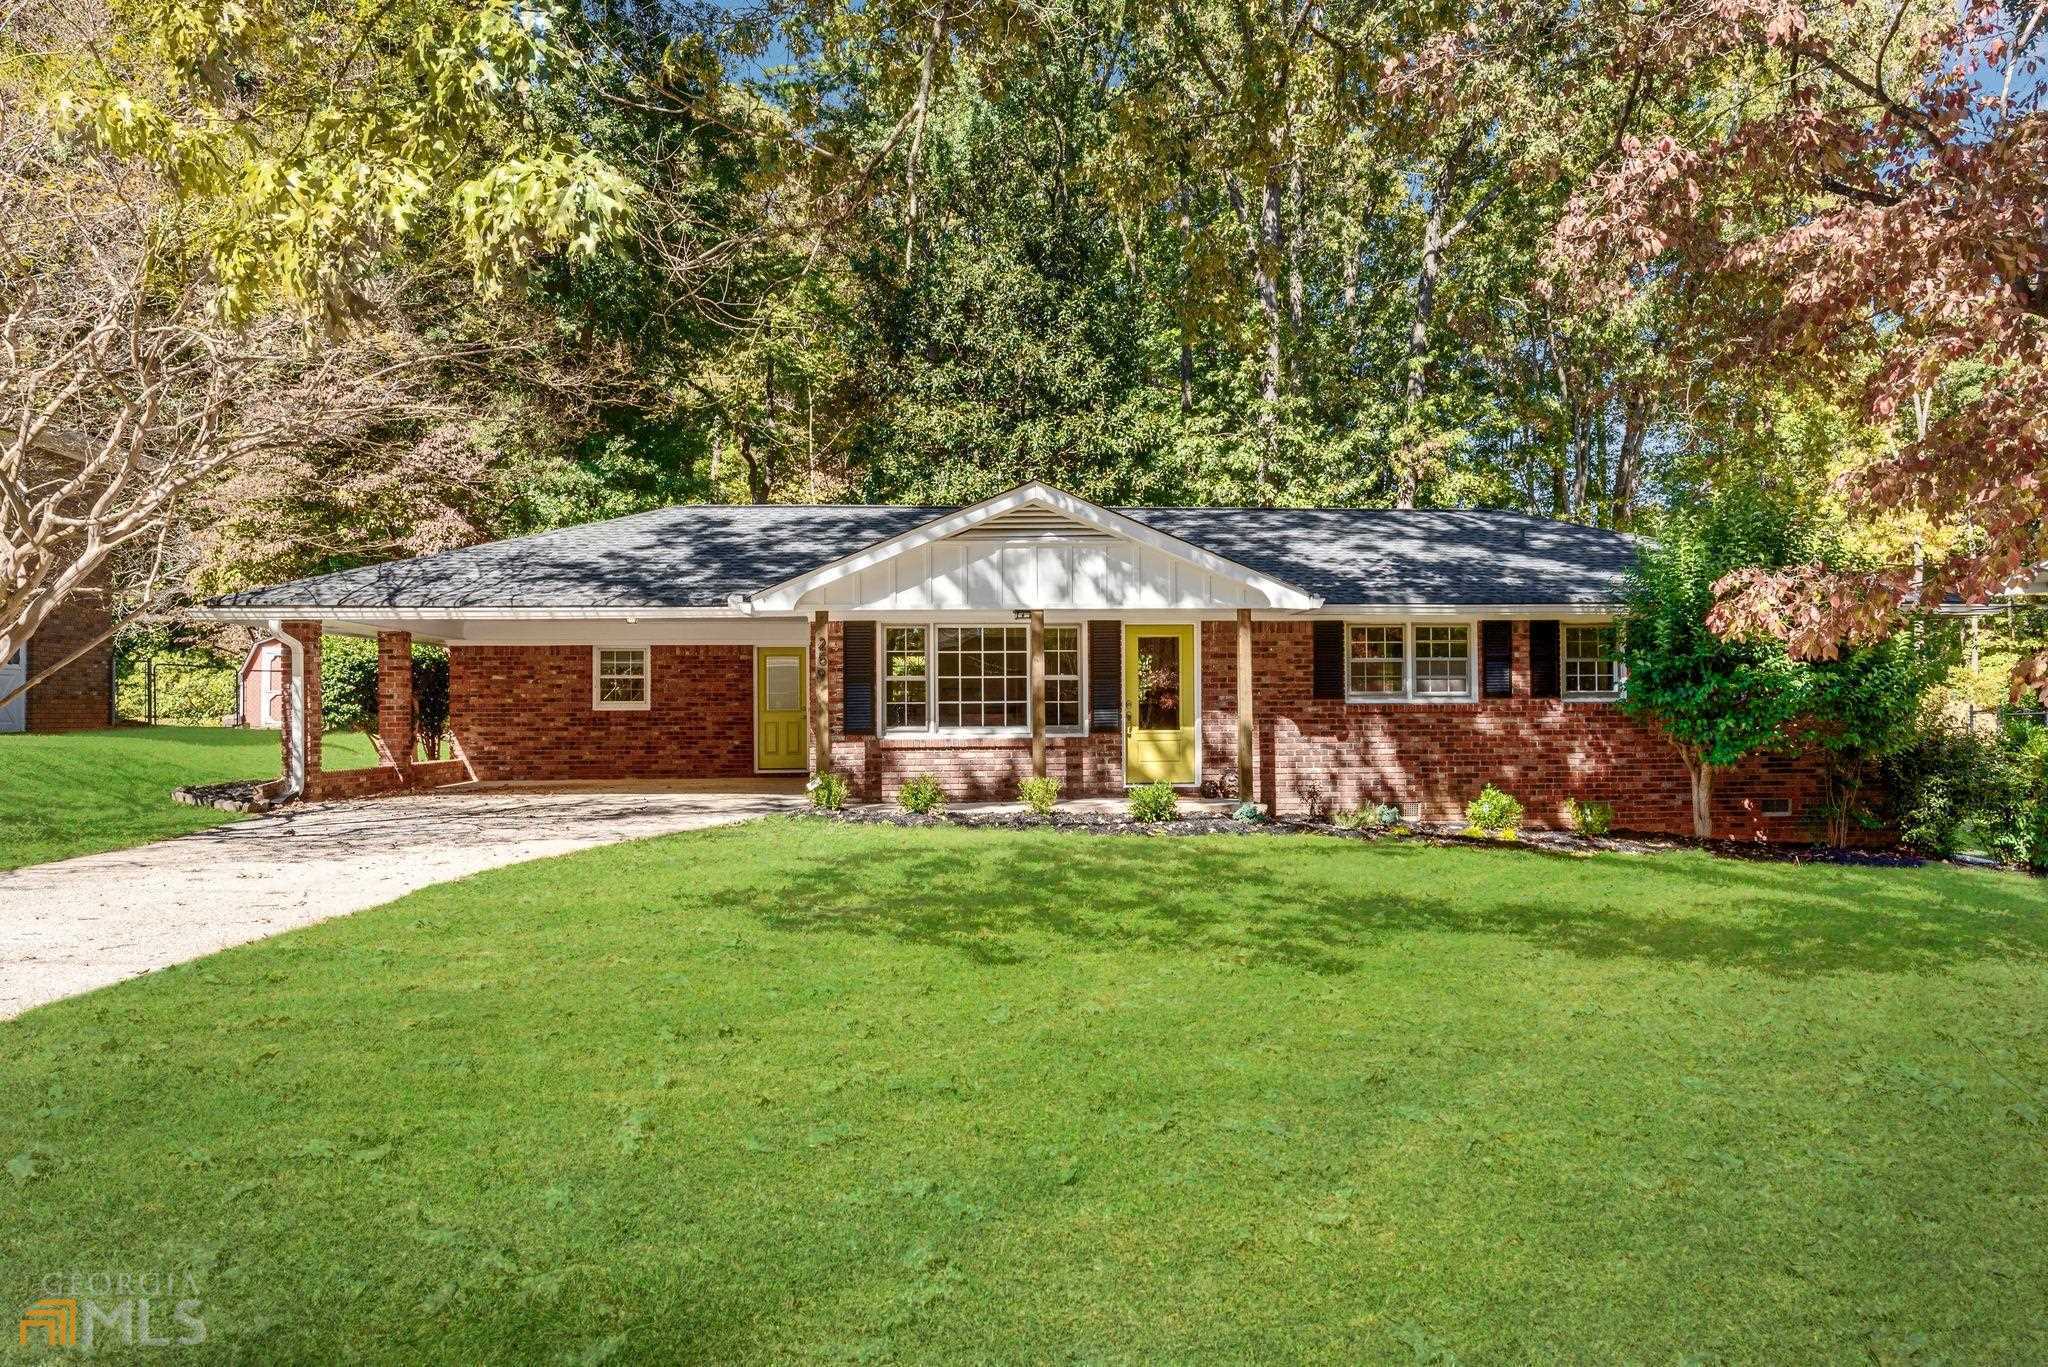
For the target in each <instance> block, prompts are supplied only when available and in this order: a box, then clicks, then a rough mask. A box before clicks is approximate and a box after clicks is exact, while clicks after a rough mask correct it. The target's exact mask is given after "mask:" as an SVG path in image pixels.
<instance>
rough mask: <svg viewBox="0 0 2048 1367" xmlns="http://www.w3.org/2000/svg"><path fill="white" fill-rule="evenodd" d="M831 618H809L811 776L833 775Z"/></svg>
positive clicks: (824, 615) (818, 614) (818, 615)
mask: <svg viewBox="0 0 2048 1367" xmlns="http://www.w3.org/2000/svg"><path fill="white" fill-rule="evenodd" d="M831 622H832V614H831V613H830V612H827V611H826V610H825V609H823V608H820V609H818V610H817V611H816V612H813V613H812V614H811V773H812V774H814V775H819V774H829V773H831V772H832V668H831V661H830V659H829V658H828V657H829V656H830V654H831V646H832V630H831Z"/></svg>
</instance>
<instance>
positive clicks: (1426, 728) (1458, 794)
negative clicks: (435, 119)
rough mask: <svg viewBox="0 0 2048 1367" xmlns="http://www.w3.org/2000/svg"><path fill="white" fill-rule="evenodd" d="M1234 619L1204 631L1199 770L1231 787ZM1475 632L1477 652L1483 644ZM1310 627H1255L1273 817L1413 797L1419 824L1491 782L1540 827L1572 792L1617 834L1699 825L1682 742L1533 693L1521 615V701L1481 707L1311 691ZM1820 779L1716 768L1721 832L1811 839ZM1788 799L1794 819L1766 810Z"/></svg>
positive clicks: (1595, 709) (1801, 767) (1456, 814)
mask: <svg viewBox="0 0 2048 1367" xmlns="http://www.w3.org/2000/svg"><path fill="white" fill-rule="evenodd" d="M1236 629H1237V628H1236V625H1235V624H1234V623H1230V622H1210V623H1205V624H1204V626H1203V631H1202V744H1203V766H1204V773H1205V777H1207V778H1208V779H1210V780H1211V781H1212V782H1215V781H1218V780H1221V781H1223V782H1225V783H1228V782H1229V781H1230V780H1231V779H1232V776H1233V773H1234V768H1235V764H1236V745H1237V646H1236V635H1235V632H1236ZM1476 644H1477V643H1476V642H1475V648H1476ZM1313 658H1314V647H1313V644H1312V638H1311V625H1310V623H1308V622H1306V621H1289V622H1259V623H1256V624H1255V625H1254V627H1253V639H1252V662H1253V671H1254V683H1255V692H1254V695H1253V699H1252V716H1253V721H1254V724H1255V734H1256V736H1257V753H1256V763H1255V770H1256V772H1255V778H1254V781H1255V782H1256V783H1257V785H1258V789H1259V800H1260V801H1262V802H1266V803H1270V804H1273V806H1274V810H1276V811H1279V812H1299V811H1301V810H1303V809H1305V808H1307V807H1309V806H1312V805H1326V806H1329V807H1331V808H1332V809H1341V808H1352V807H1357V806H1360V805H1362V804H1364V803H1367V802H1391V803H1397V804H1408V803H1417V804H1420V806H1421V814H1422V816H1423V818H1424V819H1426V820H1431V821H1455V820H1458V819H1460V818H1461V816H1462V814H1463V810H1464V805H1465V803H1466V802H1467V801H1469V800H1470V799H1471V798H1472V797H1474V796H1476V795H1477V794H1478V792H1479V790H1480V789H1481V788H1482V787H1484V786H1485V785H1486V784H1488V783H1493V784H1495V785H1497V786H1499V787H1501V788H1503V789H1505V790H1506V791H1508V792H1510V793H1512V794H1513V795H1514V796H1515V797H1517V798H1519V799H1520V800H1521V801H1522V802H1523V803H1524V804H1525V806H1526V807H1527V809H1528V820H1529V824H1530V825H1531V826H1552V827H1555V826H1563V825H1564V824H1565V815H1564V804H1565V800H1566V799H1567V798H1573V797H1576V798H1580V799H1582V800H1585V801H1605V802H1611V803H1613V804H1614V812H1615V825H1616V828H1617V829H1627V830H1634V831H1661V832H1672V833H1680V834H1690V833H1691V831H1692V787H1691V784H1690V782H1689V780H1688V778H1687V776H1686V772H1685V766H1684V764H1683V763H1682V762H1681V761H1680V759H1679V758H1678V753H1677V751H1675V750H1673V749H1672V748H1671V746H1670V744H1669V743H1667V742H1666V741H1665V740H1664V739H1663V737H1662V736H1661V735H1660V734H1658V733H1657V732H1656V731H1655V730H1654V729H1653V728H1652V727H1650V726H1648V725H1647V724H1645V723H1643V722H1639V721H1636V720H1634V719H1632V718H1630V717H1629V716H1627V715H1626V714H1625V713H1623V712H1622V711H1621V709H1620V708H1619V707H1617V706H1616V705H1614V704H1612V703H1583V702H1560V701H1555V700H1550V699H1537V698H1530V697H1529V696H1527V694H1528V686H1529V670H1528V661H1529V633H1528V624H1527V623H1524V622H1518V623H1516V625H1515V660H1514V679H1515V688H1516V693H1517V696H1516V697H1514V698H1499V699H1487V700H1484V701H1480V702H1472V703H1347V702H1344V701H1342V700H1339V699H1319V698H1315V697H1313V696H1312V693H1313V689H1312V687H1311V666H1312V661H1313ZM1822 797H1823V787H1822V783H1821V779H1820V775H1819V772H1818V770H1817V768H1816V767H1815V765H1814V764H1813V763H1812V762H1811V761H1809V760H1805V759H1800V758H1794V757H1785V756H1762V757H1758V758H1755V759H1752V760H1751V761H1749V762H1747V763H1745V764H1743V765H1741V766H1738V767H1737V768H1736V769H1734V770H1732V771H1730V772H1728V773H1726V774H1723V775H1721V776H1720V778H1719V781H1718V783H1717V785H1716V792H1715V800H1714V833H1715V834H1716V835H1718V836H1726V837H1734V838H1748V837H1752V836H1756V835H1762V836H1764V837H1765V838H1768V839H1783V840H1802V839H1811V838H1813V837H1814V836H1815V835H1816V834H1817V833H1818V829H1819V825H1820V817H1819V814H1818V812H1817V810H1816V808H1817V807H1818V805H1819V803H1820V802H1821V800H1822ZM1779 798H1783V799H1788V800H1790V802H1791V803H1792V810H1793V816H1792V817H1791V818H1789V819H1788V818H1783V817H1778V818H1770V817H1765V816H1763V815H1762V812H1761V806H1762V803H1763V802H1764V801H1765V800H1766V799H1779Z"/></svg>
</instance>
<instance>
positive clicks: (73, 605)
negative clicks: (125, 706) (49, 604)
mask: <svg viewBox="0 0 2048 1367" xmlns="http://www.w3.org/2000/svg"><path fill="white" fill-rule="evenodd" d="M113 620H114V619H113V607H112V605H111V604H110V603H109V602H108V600H107V589H106V579H105V577H104V576H102V577H100V578H98V579H96V580H94V581H92V582H90V583H88V584H87V586H86V587H84V588H82V589H80V590H78V591H77V592H76V593H73V594H72V595H71V596H70V597H68V598H66V599H64V601H63V602H61V603H59V604H58V605H57V608H56V610H55V611H54V612H52V613H51V614H50V616H49V617H48V619H46V620H45V621H44V623H43V625H42V628H41V629H40V630H39V631H37V632H36V634H35V636H34V638H33V639H31V640H29V641H28V642H26V643H25V644H23V645H22V646H21V647H20V648H19V649H17V650H16V651H15V652H14V654H13V656H12V657H8V658H0V696H5V695H7V694H9V693H13V694H14V696H13V697H12V698H11V699H9V700H8V701H6V702H0V732H9V731H31V732H50V731H90V730H95V729H97V728H99V727H102V726H112V725H113V724H114V643H113V641H112V639H111V637H110V636H109V631H110V629H111V628H112V626H113ZM87 646H89V647H90V648H89V649H86V650H85V651H84V653H83V654H79V651H80V648H81V647H87ZM72 655H78V658H77V659H75V660H71V662H70V663H69V664H67V665H64V666H63V667H62V668H61V669H59V670H57V672H56V673H54V674H51V675H50V676H49V677H48V678H46V679H44V680H43V681H42V682H41V683H39V684H37V685H35V687H33V688H31V689H29V690H28V691H27V692H25V693H15V690H16V689H17V688H19V687H20V686H21V685H22V684H23V683H25V682H27V681H28V680H30V679H33V678H35V677H36V675H38V674H40V673H42V672H43V671H44V670H45V669H47V668H49V666H50V665H53V664H56V663H57V662H58V661H60V660H64V659H68V658H69V657H70V656H72Z"/></svg>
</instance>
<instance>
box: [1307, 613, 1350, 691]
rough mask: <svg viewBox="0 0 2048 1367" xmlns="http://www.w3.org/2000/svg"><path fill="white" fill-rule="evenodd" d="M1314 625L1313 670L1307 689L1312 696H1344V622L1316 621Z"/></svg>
mask: <svg viewBox="0 0 2048 1367" xmlns="http://www.w3.org/2000/svg"><path fill="white" fill-rule="evenodd" d="M1314 627H1315V647H1316V657H1315V672H1314V675H1313V685H1312V686H1311V687H1310V689H1309V696H1310V697H1312V698H1341V697H1343V696H1344V624H1343V623H1342V622H1317V623H1315V624H1314Z"/></svg>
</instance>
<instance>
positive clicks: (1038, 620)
mask: <svg viewBox="0 0 2048 1367" xmlns="http://www.w3.org/2000/svg"><path fill="white" fill-rule="evenodd" d="M1031 776H1032V777H1033V778H1044V777H1045V610H1044V609H1043V608H1033V609H1032V610H1031Z"/></svg>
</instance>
